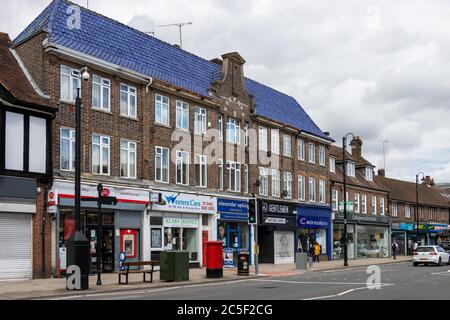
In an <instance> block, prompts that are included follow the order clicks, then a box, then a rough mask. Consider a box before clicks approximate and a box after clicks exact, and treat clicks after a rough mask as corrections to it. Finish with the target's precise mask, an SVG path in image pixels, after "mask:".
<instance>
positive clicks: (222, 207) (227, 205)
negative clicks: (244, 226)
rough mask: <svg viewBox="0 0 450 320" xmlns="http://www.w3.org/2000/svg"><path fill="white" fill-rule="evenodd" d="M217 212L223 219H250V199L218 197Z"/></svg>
mask: <svg viewBox="0 0 450 320" xmlns="http://www.w3.org/2000/svg"><path fill="white" fill-rule="evenodd" d="M217 212H218V213H220V219H223V220H242V221H246V220H248V201H247V200H232V199H224V198H218V199H217Z"/></svg>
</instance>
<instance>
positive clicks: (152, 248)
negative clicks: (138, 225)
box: [145, 191, 217, 267]
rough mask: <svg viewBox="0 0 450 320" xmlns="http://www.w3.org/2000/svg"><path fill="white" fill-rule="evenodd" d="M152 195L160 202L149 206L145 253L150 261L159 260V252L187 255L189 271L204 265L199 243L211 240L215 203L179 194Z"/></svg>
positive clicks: (201, 247)
mask: <svg viewBox="0 0 450 320" xmlns="http://www.w3.org/2000/svg"><path fill="white" fill-rule="evenodd" d="M153 193H154V194H155V193H158V194H160V198H161V199H162V201H161V202H155V203H152V204H151V205H150V208H149V211H148V213H149V215H150V219H149V223H148V228H149V229H150V232H149V234H150V239H149V241H146V242H145V247H146V248H145V250H146V251H149V252H150V257H151V259H152V260H159V257H160V255H161V252H163V251H188V252H189V261H190V265H191V267H200V266H201V265H203V264H204V261H203V256H204V252H203V247H204V246H203V243H204V242H206V241H208V240H211V239H213V237H212V235H211V229H212V226H213V224H215V223H214V214H215V213H216V212H217V199H216V198H215V197H211V196H202V195H195V194H187V193H181V192H157V191H153Z"/></svg>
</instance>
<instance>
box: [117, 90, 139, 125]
mask: <svg viewBox="0 0 450 320" xmlns="http://www.w3.org/2000/svg"><path fill="white" fill-rule="evenodd" d="M120 114H121V115H123V116H127V117H133V118H136V117H137V89H136V87H132V86H129V85H126V84H121V85H120Z"/></svg>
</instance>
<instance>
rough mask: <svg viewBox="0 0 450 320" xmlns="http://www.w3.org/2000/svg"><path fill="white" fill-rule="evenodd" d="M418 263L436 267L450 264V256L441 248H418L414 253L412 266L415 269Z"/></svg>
mask: <svg viewBox="0 0 450 320" xmlns="http://www.w3.org/2000/svg"><path fill="white" fill-rule="evenodd" d="M419 263H423V264H425V265H428V264H429V263H433V264H436V265H438V266H440V265H442V264H444V263H446V264H450V255H449V254H448V253H447V252H445V250H444V249H443V248H442V247H441V246H420V247H418V248H417V250H416V252H414V256H413V265H414V267H416V266H417V265H418V264H419Z"/></svg>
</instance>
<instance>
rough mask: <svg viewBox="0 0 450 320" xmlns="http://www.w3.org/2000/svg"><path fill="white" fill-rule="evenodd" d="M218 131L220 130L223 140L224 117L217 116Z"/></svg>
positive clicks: (220, 137)
mask: <svg viewBox="0 0 450 320" xmlns="http://www.w3.org/2000/svg"><path fill="white" fill-rule="evenodd" d="M217 131H219V140H220V141H223V117H222V116H221V115H218V116H217Z"/></svg>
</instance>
